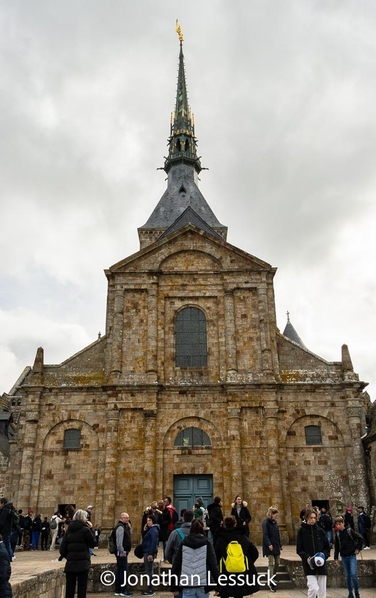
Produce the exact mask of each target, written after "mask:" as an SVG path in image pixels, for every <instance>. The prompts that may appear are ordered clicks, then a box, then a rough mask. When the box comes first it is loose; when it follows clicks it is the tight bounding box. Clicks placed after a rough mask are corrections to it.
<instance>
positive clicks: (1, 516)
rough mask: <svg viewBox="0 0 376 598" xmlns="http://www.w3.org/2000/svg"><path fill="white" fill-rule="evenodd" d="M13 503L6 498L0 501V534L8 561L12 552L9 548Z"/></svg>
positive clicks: (11, 557) (11, 556)
mask: <svg viewBox="0 0 376 598" xmlns="http://www.w3.org/2000/svg"><path fill="white" fill-rule="evenodd" d="M13 512H14V509H13V503H11V502H9V501H8V499H7V498H5V497H4V498H1V499H0V534H1V535H2V536H3V542H4V546H5V548H6V549H7V551H8V554H9V558H10V561H11V562H12V559H13V550H12V548H11V546H10V535H11V533H12V528H13V519H14V516H13Z"/></svg>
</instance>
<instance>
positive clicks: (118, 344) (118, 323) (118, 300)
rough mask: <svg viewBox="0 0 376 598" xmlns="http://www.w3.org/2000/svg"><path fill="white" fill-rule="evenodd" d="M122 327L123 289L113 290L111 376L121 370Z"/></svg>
mask: <svg viewBox="0 0 376 598" xmlns="http://www.w3.org/2000/svg"><path fill="white" fill-rule="evenodd" d="M123 328H124V291H123V289H117V290H116V291H115V302H114V319H113V329H112V354H111V365H110V370H111V376H112V377H116V376H119V375H120V374H121V371H122V358H123Z"/></svg>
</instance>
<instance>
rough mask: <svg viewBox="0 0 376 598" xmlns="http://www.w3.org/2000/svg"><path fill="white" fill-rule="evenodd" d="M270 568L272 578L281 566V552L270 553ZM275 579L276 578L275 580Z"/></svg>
mask: <svg viewBox="0 0 376 598" xmlns="http://www.w3.org/2000/svg"><path fill="white" fill-rule="evenodd" d="M268 561H269V564H268V570H269V575H270V578H272V577H273V575H276V574H277V571H278V567H279V563H280V561H281V555H280V554H268ZM273 581H275V580H273Z"/></svg>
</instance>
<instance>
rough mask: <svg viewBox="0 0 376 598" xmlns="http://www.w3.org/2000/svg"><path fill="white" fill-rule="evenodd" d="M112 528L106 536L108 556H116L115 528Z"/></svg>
mask: <svg viewBox="0 0 376 598" xmlns="http://www.w3.org/2000/svg"><path fill="white" fill-rule="evenodd" d="M117 527H118V526H116V527H114V528H113V529H112V530H111V532H110V533H109V535H108V552H109V553H110V554H116V550H117V548H116V528H117Z"/></svg>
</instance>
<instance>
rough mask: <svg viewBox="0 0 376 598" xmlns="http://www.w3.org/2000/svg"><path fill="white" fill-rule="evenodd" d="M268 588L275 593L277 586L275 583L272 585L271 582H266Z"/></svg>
mask: <svg viewBox="0 0 376 598" xmlns="http://www.w3.org/2000/svg"><path fill="white" fill-rule="evenodd" d="M268 588H269V590H270V591H271V592H273V593H275V592H276V591H277V588H276V587H275V585H273V584H272V583H269V584H268Z"/></svg>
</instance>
